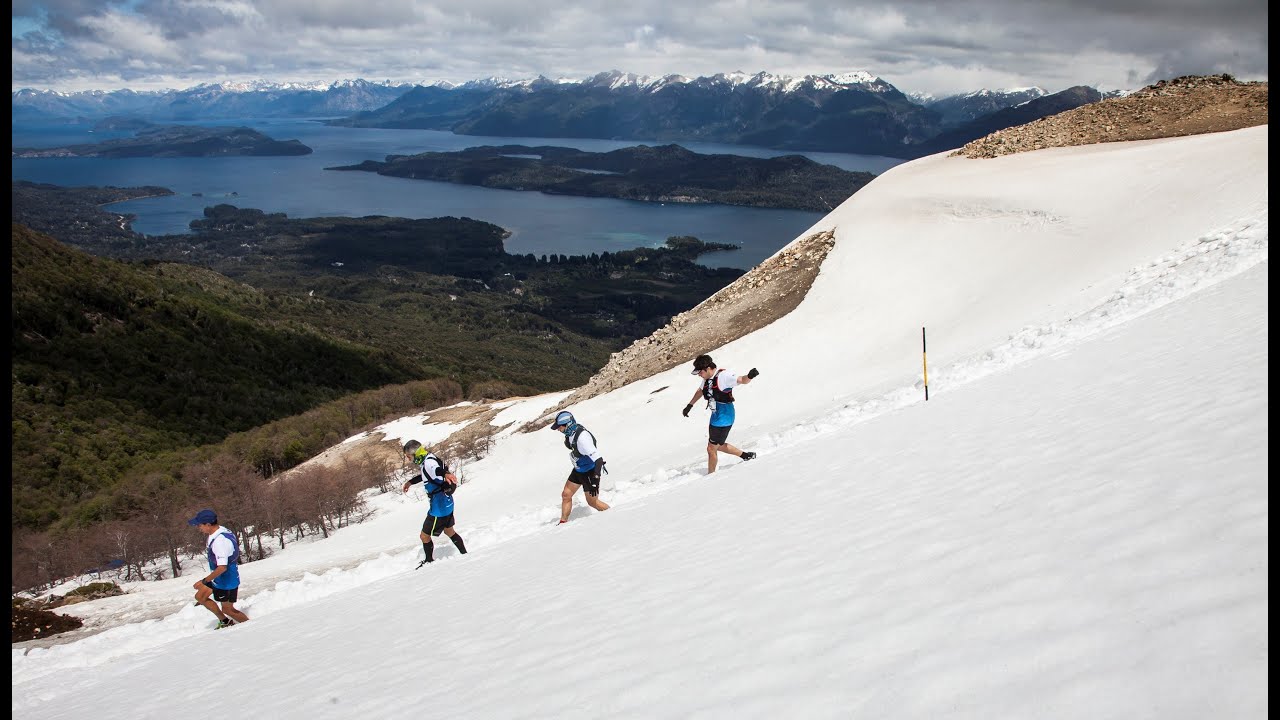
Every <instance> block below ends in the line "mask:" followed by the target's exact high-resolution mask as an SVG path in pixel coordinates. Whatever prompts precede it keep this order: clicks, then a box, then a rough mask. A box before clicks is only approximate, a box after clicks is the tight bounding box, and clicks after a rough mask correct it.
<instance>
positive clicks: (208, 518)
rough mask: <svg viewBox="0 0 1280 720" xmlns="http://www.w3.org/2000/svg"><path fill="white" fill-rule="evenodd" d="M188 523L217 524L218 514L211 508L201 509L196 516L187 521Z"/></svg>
mask: <svg viewBox="0 0 1280 720" xmlns="http://www.w3.org/2000/svg"><path fill="white" fill-rule="evenodd" d="M187 524H188V525H217V524H218V514H217V513H215V512H214V511H212V510H201V511H200V512H198V513H196V516H195V517H193V518H191V519H190V520H188V521H187Z"/></svg>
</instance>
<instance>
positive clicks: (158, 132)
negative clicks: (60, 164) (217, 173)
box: [13, 125, 311, 158]
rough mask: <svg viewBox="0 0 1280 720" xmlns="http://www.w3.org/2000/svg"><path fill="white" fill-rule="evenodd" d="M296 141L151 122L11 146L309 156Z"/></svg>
mask: <svg viewBox="0 0 1280 720" xmlns="http://www.w3.org/2000/svg"><path fill="white" fill-rule="evenodd" d="M310 153H311V148H309V147H307V146H306V145H303V144H302V143H301V142H299V141H297V140H276V139H274V138H270V137H267V136H266V135H263V134H262V133H260V132H258V131H257V130H252V129H250V128H247V127H194V126H190V125H154V126H147V127H143V128H141V129H140V130H139V131H138V133H137V134H136V135H134V136H133V137H131V138H118V139H115V140H106V141H103V142H100V143H88V144H82V145H66V146H62V147H51V148H14V149H13V157H15V158H77V157H96V158H138V157H228V156H236V155H308V154H310Z"/></svg>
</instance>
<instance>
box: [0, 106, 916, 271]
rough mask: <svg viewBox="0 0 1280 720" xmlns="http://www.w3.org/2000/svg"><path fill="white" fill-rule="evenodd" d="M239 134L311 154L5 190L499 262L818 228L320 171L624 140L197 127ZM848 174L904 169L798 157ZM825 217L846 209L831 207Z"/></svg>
mask: <svg viewBox="0 0 1280 720" xmlns="http://www.w3.org/2000/svg"><path fill="white" fill-rule="evenodd" d="M201 124H204V125H246V126H249V127H252V128H254V129H255V130H258V131H260V132H263V133H265V134H267V135H269V136H271V137H273V138H275V139H277V140H291V139H297V140H299V141H301V142H302V143H303V144H305V145H307V146H309V147H311V148H312V149H313V150H314V152H313V153H312V154H310V155H304V156H295V157H228V158H130V159H101V158H14V159H13V161H12V164H13V176H12V177H13V179H14V180H30V181H33V182H42V183H52V184H55V185H65V186H83V185H100V186H116V187H131V186H138V185H159V186H162V187H167V188H169V189H170V190H173V191H174V192H175V193H177V194H176V195H173V196H166V197H155V198H143V199H139V200H130V201H128V202H123V203H115V204H113V205H111V206H110V207H111V209H112V210H114V211H116V212H120V213H132V214H134V215H136V216H137V219H135V220H134V222H133V229H134V230H136V231H138V232H141V233H146V234H148V235H165V234H175V233H186V232H189V231H190V230H189V223H190V222H191V221H192V220H194V219H196V218H199V217H202V216H203V214H204V209H205V208H206V207H209V206H212V205H217V204H220V203H227V204H231V205H235V206H236V207H241V208H258V209H260V210H263V211H266V212H282V213H285V214H287V215H288V216H289V217H295V218H302V217H324V216H345V217H362V216H366V215H387V216H393V217H409V218H428V217H444V216H453V217H469V218H474V219H476V220H484V221H487V222H491V223H494V224H495V225H500V226H502V227H503V228H506V229H507V230H509V231H511V233H512V234H511V237H509V238H508V239H507V240H506V249H507V252H510V253H520V254H524V253H533V254H534V255H543V254H548V253H558V254H564V255H580V254H589V253H592V252H603V251H618V250H626V249H630V248H635V247H657V246H659V245H662V244H663V243H664V242H665V241H666V239H667V238H668V237H670V236H672V235H692V236H695V237H697V238H699V239H701V240H703V241H706V242H719V243H731V244H734V245H738V246H740V248H741V249H739V250H734V251H727V252H716V253H708V254H707V255H704V256H703V257H702V258H701V260H700V261H701V262H702V263H703V264H704V265H707V266H711V267H735V268H744V269H745V268H750V267H753V266H754V265H756V264H757V263H759V262H760V261H761V260H764V259H765V258H767V257H769V256H770V255H772V254H773V253H774V252H777V250H778V249H779V248H781V247H782V246H783V245H786V244H787V243H788V242H790V241H791V240H792V239H794V238H795V237H796V236H797V235H799V234H800V233H802V232H804V231H805V230H807V229H808V228H809V227H810V226H812V225H813V224H814V223H816V222H817V221H818V220H820V219H821V218H822V216H823V214H824V213H815V212H805V211H799V210H770V209H762V208H744V207H735V206H728V205H685V204H670V203H668V204H659V203H644V202H636V201H630V200H613V199H608V198H580V197H569V196H564V195H547V194H543V193H540V192H521V191H515V190H493V189H489V188H481V187H474V186H470V185H455V184H452V183H441V182H432V181H425V180H410V179H405V178H391V177H384V176H381V175H377V174H375V173H369V172H337V171H332V170H325V168H326V167H332V166H335V165H354V164H357V163H360V162H363V161H364V160H383V159H385V157H386V156H387V155H412V154H415V153H420V152H428V151H435V152H447V151H452V150H461V149H464V148H468V147H474V146H477V145H531V146H536V145H557V146H562V147H574V148H578V149H580V150H587V151H592V152H605V151H609V150H616V149H618V148H623V147H630V146H633V145H641V144H647V145H654V144H658V143H653V142H648V143H641V142H635V141H615V140H590V139H581V138H520V137H483V136H474V135H454V134H453V133H449V132H442V131H436V130H383V129H375V128H339V127H328V126H326V125H323V124H321V123H319V122H317V121H314V120H299V119H287V120H281V119H261V120H257V119H254V120H236V121H218V122H208V123H201ZM131 135H132V133H131V132H123V131H120V132H90V131H89V130H88V129H87V128H86V127H75V126H63V127H42V128H33V127H14V130H13V147H15V148H16V147H52V146H57V145H66V144H73V143H90V142H101V141H103V140H105V139H109V138H116V137H129V136H131ZM680 144H681V145H683V146H684V147H687V148H688V149H690V150H692V151H694V152H699V153H723V154H732V155H745V156H750V157H774V156H778V155H785V154H788V153H784V152H781V151H777V150H768V149H765V148H751V147H744V146H738V145H719V144H713V143H680ZM800 154H803V155H805V156H806V157H809V158H811V159H813V160H815V161H817V162H822V163H826V164H829V165H835V166H837V167H840V168H843V169H846V170H861V171H866V172H871V173H875V174H880V173H882V172H884V171H885V170H888V169H889V168H891V167H893V166H894V165H897V164H900V163H902V162H904V161H902V160H899V159H896V158H887V157H878V156H869V155H847V154H842V153H807V152H806V153H800ZM828 200H829V201H830V202H831V204H832V206H835V205H839V204H840V203H841V202H843V201H844V200H845V198H828Z"/></svg>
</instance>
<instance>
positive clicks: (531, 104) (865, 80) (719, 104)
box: [13, 71, 1103, 158]
mask: <svg viewBox="0 0 1280 720" xmlns="http://www.w3.org/2000/svg"><path fill="white" fill-rule="evenodd" d="M1102 97H1103V95H1102V93H1100V92H1099V91H1097V90H1096V89H1093V88H1087V87H1085V86H1077V87H1074V88H1069V89H1067V90H1064V91H1062V92H1059V93H1054V94H1049V93H1048V92H1047V91H1045V90H1043V89H1041V88H1020V89H1015V90H980V91H976V92H970V93H964V94H958V95H952V96H947V97H943V98H938V99H934V98H927V97H924V96H910V95H907V94H904V93H903V92H902V91H900V90H899V89H898V88H896V87H894V86H893V85H891V84H890V83H888V82H886V81H885V80H883V79H881V78H879V77H876V76H875V75H872V74H870V73H867V72H863V71H856V72H846V73H833V74H827V75H806V76H803V77H788V76H781V75H774V74H771V73H766V72H761V73H756V74H754V75H748V74H746V73H740V72H735V73H719V74H716V75H712V76H705V77H697V78H687V77H684V76H682V75H667V76H663V77H658V78H653V77H648V76H640V75H635V74H631V73H622V72H619V71H611V72H604V73H599V74H597V75H594V76H592V77H590V78H587V79H585V80H581V81H570V80H552V79H549V78H546V77H537V78H534V79H531V80H505V79H500V78H489V79H485V80H475V81H471V82H467V83H463V84H460V85H454V84H450V83H436V84H432V85H408V84H399V85H397V84H392V83H374V82H369V81H366V80H351V81H344V82H339V83H332V84H329V85H324V84H275V83H267V82H257V83H247V84H230V83H224V84H207V85H199V86H196V87H193V88H189V89H186V90H166V91H156V92H135V91H132V90H118V91H112V92H101V91H93V92H81V93H69V94H68V93H57V92H51V91H38V90H30V89H24V90H19V91H17V92H15V93H14V94H13V120H14V122H15V123H16V122H57V121H61V122H68V121H74V120H78V121H81V122H89V121H93V120H100V119H102V118H104V117H108V116H136V117H141V118H145V119H148V120H197V119H201V120H208V119H220V118H233V117H241V118H243V117H331V118H334V119H331V120H329V121H328V122H329V123H330V124H332V125H339V126H349V127H379V128H419V129H433V130H446V131H451V132H454V133H457V134H460V135H492V136H523V137H549V138H550V137H579V138H603V139H622V140H642V141H648V140H653V141H662V142H674V141H701V142H718V143H727V144H741V145H752V146H760V147H768V148H775V149H785V150H809V151H828V152H846V153H857V154H871V155H884V156H890V157H901V158H913V157H920V156H922V155H925V154H929V153H930V152H936V150H935V149H934V148H935V147H937V145H938V143H939V142H944V143H954V144H951V145H948V147H958V146H959V145H962V144H964V142H967V141H969V140H973V139H976V138H978V137H981V136H982V135H985V134H987V133H989V132H991V131H992V130H993V129H1002V128H1003V127H1009V125H1002V124H1001V123H1005V122H1012V123H1015V124H1020V123H1024V122H1029V121H1030V120H1035V119H1038V118H1039V117H1044V116H1045V115H1048V114H1053V113H1056V112H1061V111H1062V110H1067V109H1071V108H1074V107H1078V106H1079V105H1081V104H1084V103H1087V102H1095V101H1096V100H1098V99H1100V98H1102ZM1015 107H1018V108H1021V110H1020V111H1019V112H1018V113H1014V114H1009V115H1000V113H1001V112H1003V111H1005V110H1008V109H1010V108H1015ZM993 126H994V127H993ZM943 149H946V148H943Z"/></svg>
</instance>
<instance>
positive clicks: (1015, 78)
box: [12, 0, 1268, 94]
mask: <svg viewBox="0 0 1280 720" xmlns="http://www.w3.org/2000/svg"><path fill="white" fill-rule="evenodd" d="M50 7H51V9H50V11H49V13H48V14H47V15H40V16H33V15H31V14H29V13H32V12H33V11H31V10H29V9H27V10H20V9H19V8H17V7H15V10H14V13H15V15H14V19H15V27H22V28H24V29H25V28H30V27H46V28H49V31H48V33H46V34H36V35H31V36H27V37H25V38H22V37H15V38H14V40H13V48H14V50H13V59H14V70H13V78H12V81H13V84H14V86H15V88H17V87H24V86H35V87H52V88H58V89H68V88H66V87H65V86H66V85H67V84H68V83H70V81H71V80H70V79H72V78H76V79H84V80H86V81H89V82H92V78H93V77H94V76H99V75H100V76H101V77H102V78H103V80H102V82H101V83H100V84H102V85H104V86H105V85H107V78H111V77H121V76H126V75H127V76H128V77H131V78H132V79H133V82H137V83H147V82H153V81H155V80H156V78H157V77H159V76H160V75H161V73H160V72H156V73H154V74H150V75H145V76H137V75H131V74H126V73H122V72H121V71H120V69H121V68H124V67H125V66H126V65H127V64H128V63H130V61H137V60H141V63H137V62H134V63H133V65H132V66H133V67H163V68H165V70H164V71H163V75H164V76H165V77H167V78H172V80H173V82H171V83H170V84H171V85H174V86H179V87H183V86H188V85H192V84H196V83H199V82H205V81H210V80H217V79H220V78H217V77H214V76H212V75H211V73H210V70H209V69H210V68H213V67H218V68H223V69H224V72H227V73H232V74H238V73H246V74H255V73H256V72H257V71H258V70H259V69H260V68H271V69H273V71H274V72H277V73H279V75H280V77H278V78H269V79H279V80H285V79H295V80H333V79H336V78H338V77H356V76H360V75H370V76H374V77H384V78H392V79H397V80H417V79H419V78H422V77H424V76H427V77H431V78H434V79H445V80H451V81H456V82H463V81H466V80H471V79H476V78H479V77H489V76H506V77H532V76H536V75H539V74H541V75H546V76H548V77H588V76H590V75H593V74H595V73H597V72H601V71H603V70H608V69H615V68H616V69H619V70H622V71H624V72H634V73H637V74H641V75H664V74H669V73H679V74H683V75H687V76H691V77H692V76H697V75H711V74H715V73H718V72H727V71H732V70H738V69H740V70H744V71H747V72H756V71H760V70H765V71H769V72H773V73H776V74H790V75H797V74H807V73H818V74H823V73H829V72H835V71H839V70H841V69H844V68H848V67H860V68H866V69H868V70H870V71H871V72H874V73H875V74H877V75H880V76H882V77H886V78H896V80H895V82H896V83H897V84H898V85H899V86H900V88H901V89H903V90H905V91H929V92H933V93H935V94H946V93H948V92H960V91H967V90H973V89H977V88H978V87H990V86H992V85H994V84H996V83H988V82H983V80H984V79H985V78H986V77H987V76H1001V77H1006V78H1009V79H1008V80H1007V81H1002V82H1001V83H999V84H1004V85H1016V86H1029V85H1040V86H1042V87H1045V88H1046V89H1049V90H1051V91H1052V90H1060V89H1063V88H1065V87H1068V86H1070V85H1076V84H1081V83H1088V82H1097V83H1101V84H1104V85H1108V86H1112V87H1122V86H1123V87H1134V86H1135V83H1134V82H1133V80H1132V78H1133V77H1134V76H1135V72H1136V73H1137V75H1140V76H1142V77H1141V79H1140V81H1139V82H1138V83H1136V84H1137V85H1141V84H1146V83H1147V81H1149V79H1150V76H1149V73H1151V72H1155V73H1167V72H1179V73H1196V72H1205V73H1208V72H1232V73H1234V74H1236V75H1237V76H1239V77H1241V78H1243V79H1259V78H1265V77H1266V74H1267V67H1268V65H1267V35H1266V31H1265V25H1266V9H1265V7H1264V6H1262V5H1260V4H1257V3H1248V2H1235V3H1227V4H1225V5H1221V6H1220V7H1218V8H1217V9H1216V11H1215V12H1206V11H1205V10H1204V9H1203V8H1201V7H1198V6H1196V5H1195V4H1193V3H1183V4H1175V5H1172V6H1170V5H1169V4H1168V3H1156V2H1154V0H1144V2H1142V3H1136V4H1133V5H1130V6H1124V5H1112V4H1103V3H1095V2H1092V1H1084V2H1078V3H1073V4H1065V3H1057V4H1044V3H1033V4H1025V3H1007V2H1003V1H1002V0H990V1H989V2H985V3H980V2H972V1H971V2H961V3H953V4H943V5H938V4H936V3H920V2H903V3H893V4H887V3H879V2H875V3H868V2H862V3H856V4H849V3H844V2H834V3H828V2H821V1H819V0H810V1H808V2H796V1H791V2H750V3H747V2H741V1H740V0H725V1H723V2H716V3H711V4H703V5H671V4H668V3H664V2H654V1H653V0H638V1H637V2H630V3H623V4H618V3H603V2H596V1H591V2H587V1H579V2H570V3H565V2H549V1H546V0H527V1H525V2H519V3H513V2H509V1H498V0H490V1H488V2H471V3H466V4H456V3H441V2H426V1H419V2H401V1H400V0H370V1H369V2H361V3H349V2H342V1H340V0H323V1H321V2H313V1H311V0H296V1H292V2H283V1H278V2H272V3H248V2H220V1H214V0H205V1H199V2H195V1H191V2H140V3H133V4H131V5H130V6H128V9H123V8H114V7H112V6H107V7H105V8H104V7H102V6H99V5H97V4H91V3H80V2H75V3H65V4H61V5H59V4H56V3H55V4H53V5H51V6H50ZM20 13H22V14H20ZM49 43H52V44H54V45H56V46H58V52H57V53H56V55H55V61H54V62H52V63H50V62H33V61H32V60H31V59H30V58H31V57H32V53H33V49H34V48H35V47H37V46H39V45H42V44H49ZM104 48H107V49H110V51H104ZM214 48H216V56H215V55H214V54H213V49H214ZM301 48H305V52H300V49H301ZM1130 58H1132V61H1129V59H1130ZM113 63H119V67H113ZM975 72H976V73H977V74H978V76H979V77H978V80H979V82H978V83H977V84H976V85H975V84H974V82H973V80H972V79H971V78H973V76H974V74H975ZM258 74H260V73H258Z"/></svg>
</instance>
